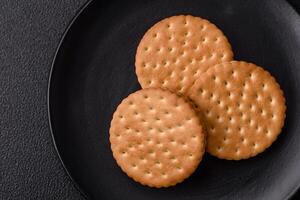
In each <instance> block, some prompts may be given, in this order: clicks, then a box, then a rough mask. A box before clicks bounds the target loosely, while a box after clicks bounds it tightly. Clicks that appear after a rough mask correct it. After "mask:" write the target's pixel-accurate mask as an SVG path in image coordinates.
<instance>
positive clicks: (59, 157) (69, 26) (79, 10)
mask: <svg viewBox="0 0 300 200" xmlns="http://www.w3.org/2000/svg"><path fill="white" fill-rule="evenodd" d="M93 1H94V0H87V1H86V2H85V3H84V4H83V5H81V6H80V8H79V9H78V10H77V12H76V14H75V15H74V16H73V18H72V19H71V21H70V22H69V23H68V25H67V27H66V29H65V30H64V32H63V34H62V36H61V38H60V40H59V43H58V45H57V47H56V49H55V53H54V56H53V59H52V63H51V67H50V72H49V76H48V83H47V84H48V86H47V115H48V125H49V130H50V135H51V140H52V145H53V146H54V149H55V151H56V156H57V157H58V159H59V161H60V163H61V164H62V167H63V170H64V172H65V173H66V175H67V177H68V179H69V180H70V181H71V183H72V184H73V186H75V189H76V190H77V191H78V192H79V194H80V195H81V196H82V197H83V198H85V199H90V198H89V195H88V194H86V193H85V192H84V191H83V190H82V189H81V187H80V185H79V184H78V183H77V182H76V181H75V179H74V178H73V177H72V175H71V173H70V172H69V170H68V168H67V167H66V165H65V163H64V161H63V159H62V157H61V154H60V152H59V150H58V147H57V143H56V140H55V136H54V132H53V128H52V120H51V113H50V107H51V106H50V90H51V85H52V84H51V83H52V76H53V71H54V66H55V63H56V60H57V57H58V54H59V52H60V50H61V47H62V45H63V43H64V41H65V39H66V37H67V35H68V33H69V32H70V29H71V27H72V26H73V24H74V23H75V22H76V20H77V19H78V18H79V16H80V15H81V14H82V13H83V12H84V11H85V10H86V9H87V7H88V6H89V5H91V3H92V2H93Z"/></svg>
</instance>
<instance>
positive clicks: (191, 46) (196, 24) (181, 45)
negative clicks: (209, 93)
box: [135, 15, 233, 94]
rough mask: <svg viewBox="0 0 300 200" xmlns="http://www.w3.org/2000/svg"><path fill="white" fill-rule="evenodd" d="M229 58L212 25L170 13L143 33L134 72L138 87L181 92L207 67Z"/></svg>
mask: <svg viewBox="0 0 300 200" xmlns="http://www.w3.org/2000/svg"><path fill="white" fill-rule="evenodd" d="M232 57H233V53H232V51H231V46H230V44H229V42H228V40H227V38H226V37H225V36H224V34H223V33H222V31H221V30H220V29H218V28H217V27H216V26H215V25H214V24H212V23H210V22H209V21H207V20H205V19H201V18H200V17H193V16H190V15H187V16H185V15H180V16H173V17H169V18H166V19H164V20H162V21H160V22H158V23H157V24H155V25H154V26H152V27H151V28H150V29H149V30H148V31H147V32H146V33H145V35H144V37H143V38H142V40H141V41H140V44H139V46H138V48H137V52H136V59H135V66H136V74H137V77H138V80H139V82H140V84H141V86H142V88H149V87H152V88H153V87H155V88H156V87H161V88H167V89H169V90H171V91H174V92H177V93H180V94H185V92H186V91H187V90H188V88H189V87H190V86H191V85H192V84H193V83H194V81H195V80H197V79H198V78H199V77H200V74H201V73H202V72H204V71H206V70H207V68H208V67H209V66H212V65H215V64H217V63H221V62H225V61H231V60H232Z"/></svg>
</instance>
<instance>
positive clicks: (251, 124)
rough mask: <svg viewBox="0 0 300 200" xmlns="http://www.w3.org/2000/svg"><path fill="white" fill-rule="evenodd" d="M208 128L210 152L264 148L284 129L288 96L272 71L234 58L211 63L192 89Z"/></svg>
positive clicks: (251, 152) (242, 153)
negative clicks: (212, 65)
mask: <svg viewBox="0 0 300 200" xmlns="http://www.w3.org/2000/svg"><path fill="white" fill-rule="evenodd" d="M188 96H189V98H190V99H191V100H192V101H193V102H194V103H195V104H196V105H197V106H198V109H199V110H200V111H201V112H202V116H201V118H202V119H203V120H204V123H205V124H206V127H207V149H206V150H207V151H208V152H209V153H210V154H212V155H214V156H217V157H219V158H223V159H228V160H240V159H246V158H249V157H252V156H255V155H257V154H258V153H261V152H263V151H264V150H265V149H266V148H268V147H269V146H270V145H271V144H272V143H273V142H274V141H275V140H276V138H277V136H278V135H279V134H280V132H281V129H282V127H283V124H284V119H285V111H286V106H285V98H284V96H283V92H282V90H281V89H280V86H279V85H278V83H277V82H276V80H275V79H274V78H273V77H272V76H271V75H270V73H269V72H267V71H265V70H263V69H262V68H261V67H258V66H256V65H254V64H250V63H246V62H238V61H232V62H227V63H222V64H218V65H216V66H214V67H211V68H209V69H208V70H207V71H206V72H205V73H204V74H202V76H201V77H200V78H199V79H198V80H197V81H196V82H195V84H194V85H193V87H191V89H190V90H189V91H188Z"/></svg>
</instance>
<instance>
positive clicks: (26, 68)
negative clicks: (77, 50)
mask: <svg viewBox="0 0 300 200" xmlns="http://www.w3.org/2000/svg"><path fill="white" fill-rule="evenodd" d="M86 1H87V0H39V1H32V0H31V1H27V0H26V1H24V0H23V1H21V0H1V1H0V113H1V114H0V199H1V200H2V199H3V200H6V199H13V200H15V199H72V200H73V199H74V200H76V199H84V198H83V197H82V196H81V195H80V193H79V192H78V191H77V190H76V188H75V187H74V185H73V183H72V182H71V180H70V179H69V178H68V177H67V175H66V173H65V172H64V170H63V167H62V164H61V163H60V161H59V159H58V156H57V154H56V151H55V149H54V146H53V144H52V138H51V135H50V130H49V126H48V115H47V83H48V76H49V72H50V67H51V62H52V58H53V56H54V53H55V50H56V47H57V45H58V43H59V41H60V38H61V37H62V35H63V32H64V30H65V29H66V27H67V25H68V24H69V22H70V21H71V19H72V18H73V17H74V16H75V14H76V12H77V11H78V10H79V8H80V7H81V6H82V5H83V4H84V3H85V2H86ZM291 1H292V4H293V5H294V6H296V7H298V8H300V1H299V0H291ZM298 198H300V195H299V196H298ZM295 199H297V197H296V198H295Z"/></svg>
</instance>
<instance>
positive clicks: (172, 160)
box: [110, 89, 205, 188]
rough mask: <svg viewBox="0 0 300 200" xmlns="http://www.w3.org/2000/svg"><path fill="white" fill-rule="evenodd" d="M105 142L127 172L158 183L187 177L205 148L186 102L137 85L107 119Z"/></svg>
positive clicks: (163, 184)
mask: <svg viewBox="0 0 300 200" xmlns="http://www.w3.org/2000/svg"><path fill="white" fill-rule="evenodd" d="M110 142H111V149H112V152H113V156H114V158H115V159H116V161H117V163H118V165H119V166H120V167H121V168H122V170H123V171H124V172H125V173H126V174H127V175H128V176H129V177H131V178H133V179H134V180H135V181H137V182H140V183H141V184H143V185H148V186H150V187H157V188H159V187H168V186H172V185H175V184H177V183H179V182H182V181H183V180H184V179H185V178H187V177H189V176H190V175H191V174H192V173H193V172H194V171H195V169H196V168H197V166H198V164H199V162H200V161H201V159H202V156H203V153H204V150H205V137H204V132H203V129H202V126H201V125H200V123H199V120H198V117H197V115H196V113H195V111H194V110H193V109H192V107H191V106H190V104H189V103H187V102H186V101H185V100H184V99H183V98H181V97H178V96H177V95H175V94H173V93H171V92H169V91H164V90H161V89H144V90H139V91H137V92H135V93H133V94H131V95H129V96H128V97H127V98H126V99H124V100H123V101H122V103H121V104H120V105H119V106H118V108H117V110H116V111H115V113H114V115H113V119H112V121H111V127H110Z"/></svg>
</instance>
